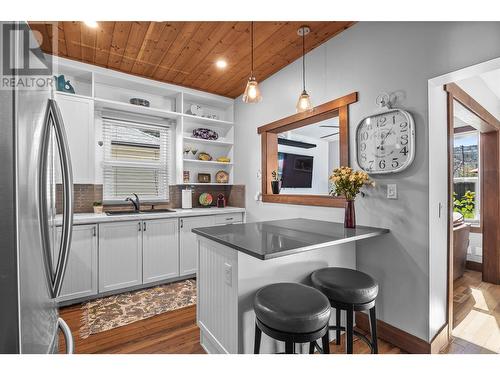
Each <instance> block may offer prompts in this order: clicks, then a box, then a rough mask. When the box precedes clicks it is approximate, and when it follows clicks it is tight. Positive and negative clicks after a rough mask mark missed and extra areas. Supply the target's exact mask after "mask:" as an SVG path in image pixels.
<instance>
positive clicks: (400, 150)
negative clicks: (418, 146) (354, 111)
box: [356, 109, 415, 174]
mask: <svg viewBox="0 0 500 375" xmlns="http://www.w3.org/2000/svg"><path fill="white" fill-rule="evenodd" d="M414 147H415V130H414V124H413V118H412V117H411V115H410V114H409V113H408V112H406V111H402V110H399V109H393V110H389V111H387V112H383V113H379V114H376V115H372V116H368V117H366V118H364V119H363V120H362V121H361V122H360V123H359V125H358V128H357V130H356V156H357V161H358V164H359V166H360V167H361V169H363V170H364V171H366V172H368V173H371V174H382V173H395V172H400V171H402V170H404V169H406V168H407V167H408V166H409V165H410V164H411V162H412V161H413V157H414V153H415V149H414Z"/></svg>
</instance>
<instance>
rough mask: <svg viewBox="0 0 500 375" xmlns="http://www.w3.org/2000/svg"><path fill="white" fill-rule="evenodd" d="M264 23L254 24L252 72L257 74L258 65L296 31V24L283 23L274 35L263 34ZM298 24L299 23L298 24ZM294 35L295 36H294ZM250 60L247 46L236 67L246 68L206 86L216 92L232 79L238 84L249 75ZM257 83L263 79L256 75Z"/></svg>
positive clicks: (236, 70) (234, 70)
mask: <svg viewBox="0 0 500 375" xmlns="http://www.w3.org/2000/svg"><path fill="white" fill-rule="evenodd" d="M265 24H266V23H265V22H257V23H256V24H255V31H254V33H255V44H254V46H255V47H254V49H255V50H254V71H255V72H257V70H258V68H259V65H260V64H262V63H263V62H264V61H266V60H267V59H269V58H272V57H273V55H274V54H275V53H276V52H277V51H279V49H281V47H282V46H283V43H286V42H287V41H288V39H289V38H290V36H291V35H293V33H294V30H295V31H296V28H297V27H296V24H297V23H296V22H285V23H284V24H283V25H282V26H281V27H280V28H279V29H278V30H277V31H275V32H274V33H268V32H265V31H264V30H265V29H264V27H265ZM298 24H300V22H299V23H298ZM295 35H296V34H295ZM250 59H251V51H250V46H248V52H247V53H246V54H245V55H244V56H243V57H242V59H241V63H240V64H238V65H237V67H239V66H242V67H244V66H246V67H247V68H246V70H247V71H246V72H245V69H244V68H243V69H233V70H232V71H231V72H228V73H229V74H227V76H224V79H220V80H218V81H217V82H213V83H211V84H209V85H208V86H207V88H208V89H209V90H214V91H217V90H219V89H221V88H223V86H227V85H228V82H232V80H233V79H237V80H238V82H239V81H240V80H241V77H243V76H246V78H247V79H248V75H249V74H250ZM256 78H257V80H258V81H262V80H263V78H262V77H260V76H257V75H256Z"/></svg>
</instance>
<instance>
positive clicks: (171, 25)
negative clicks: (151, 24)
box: [133, 22, 185, 78]
mask: <svg viewBox="0 0 500 375" xmlns="http://www.w3.org/2000/svg"><path fill="white" fill-rule="evenodd" d="M184 24H185V22H165V23H163V28H162V31H161V32H158V33H155V34H153V35H152V36H153V39H151V41H149V43H148V47H147V49H146V50H145V53H144V57H143V58H142V61H141V63H142V70H141V72H142V74H144V75H145V76H147V77H150V78H151V76H152V74H153V72H154V71H155V70H156V68H157V67H158V65H159V64H160V63H161V61H162V60H163V58H164V57H165V55H166V54H167V52H168V49H169V48H170V46H171V45H172V43H173V42H174V41H175V38H176V37H177V34H178V33H179V30H181V29H182V27H183V26H184ZM133 72H136V71H135V67H134V69H133Z"/></svg>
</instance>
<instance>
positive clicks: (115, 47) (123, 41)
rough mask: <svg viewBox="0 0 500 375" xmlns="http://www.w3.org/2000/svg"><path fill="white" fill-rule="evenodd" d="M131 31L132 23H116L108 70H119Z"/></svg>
mask: <svg viewBox="0 0 500 375" xmlns="http://www.w3.org/2000/svg"><path fill="white" fill-rule="evenodd" d="M131 29H132V22H122V21H119V22H116V24H115V28H114V31H113V39H112V41H111V48H110V52H109V57H108V63H107V66H108V67H109V68H112V69H119V68H120V65H121V63H122V59H123V54H124V53H125V46H126V45H127V40H128V38H129V35H130V30H131Z"/></svg>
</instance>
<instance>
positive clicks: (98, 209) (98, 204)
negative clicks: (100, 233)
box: [92, 201, 102, 214]
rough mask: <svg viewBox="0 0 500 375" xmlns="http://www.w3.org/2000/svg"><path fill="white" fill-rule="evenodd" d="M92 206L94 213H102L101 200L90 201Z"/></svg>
mask: <svg viewBox="0 0 500 375" xmlns="http://www.w3.org/2000/svg"><path fill="white" fill-rule="evenodd" d="M92 206H94V213H95V214H102V202H101V201H96V202H94V203H92Z"/></svg>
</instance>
